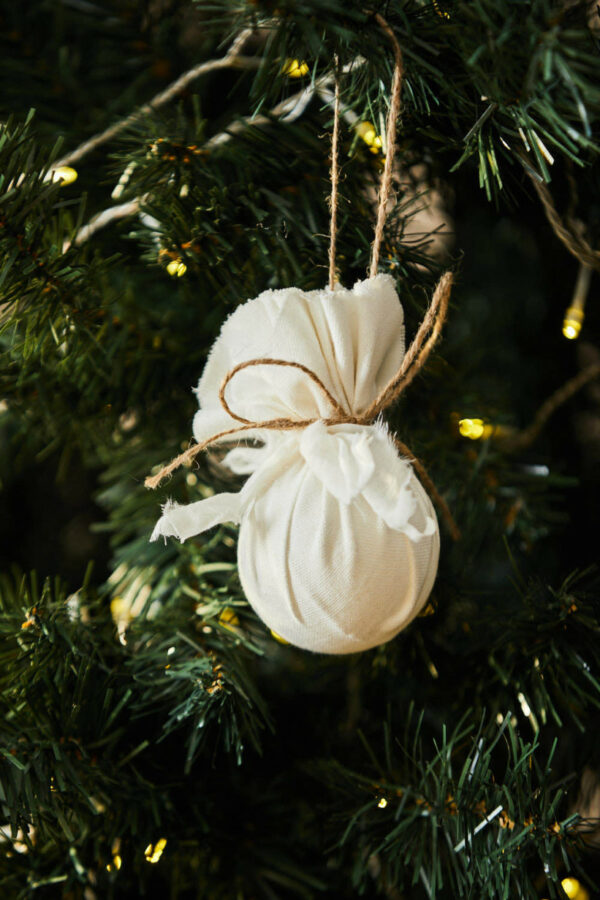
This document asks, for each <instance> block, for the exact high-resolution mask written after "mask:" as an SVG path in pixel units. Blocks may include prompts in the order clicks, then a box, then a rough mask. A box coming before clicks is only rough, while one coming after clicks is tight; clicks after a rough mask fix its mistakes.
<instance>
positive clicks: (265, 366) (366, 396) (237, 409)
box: [146, 14, 455, 654]
mask: <svg viewBox="0 0 600 900" xmlns="http://www.w3.org/2000/svg"><path fill="white" fill-rule="evenodd" d="M375 19H376V20H377V22H378V23H379V24H380V25H381V27H382V28H383V29H384V30H385V31H386V33H387V34H388V35H389V37H390V39H391V40H392V43H393V45H394V52H395V58H396V64H395V69H394V80H393V84H392V98H391V103H390V110H389V115H388V120H387V128H386V132H387V135H388V144H389V146H388V152H387V155H386V162H385V166H384V171H383V177H382V182H381V189H380V195H379V207H378V215H377V225H376V229H375V240H374V242H373V253H372V258H371V268H370V272H371V277H370V278H369V279H367V280H366V281H361V282H358V283H357V284H356V285H355V286H354V288H353V289H352V290H348V289H345V288H343V287H341V286H340V285H338V284H336V278H335V235H336V214H337V186H338V162H337V142H338V133H339V120H340V116H339V82H338V81H337V79H336V91H335V107H334V128H333V140H332V168H331V182H332V191H331V230H330V235H331V238H330V248H329V287H328V288H327V289H324V290H318V291H308V292H304V291H301V290H299V289H297V288H286V289H283V290H276V291H265V292H264V293H263V294H261V295H260V296H259V297H257V298H256V299H254V300H249V301H248V302H246V303H244V304H243V305H242V306H240V307H239V308H238V309H237V310H236V311H235V312H234V313H233V314H232V315H231V316H230V318H229V319H228V320H227V321H226V322H225V324H224V325H223V327H222V329H221V333H220V335H219V337H218V338H217V340H216V341H215V344H214V346H213V348H212V351H211V353H210V356H209V359H208V362H207V364H206V367H205V370H204V374H203V375H202V378H201V379H200V383H199V385H198V388H197V395H198V401H199V403H200V409H199V411H198V412H197V413H196V416H195V418H194V427H193V430H194V437H195V438H196V441H197V442H198V443H197V444H196V445H194V446H192V447H191V448H189V450H187V451H186V452H185V453H184V454H182V455H181V456H180V457H177V459H175V460H173V461H172V462H171V463H170V464H169V465H168V466H166V467H165V468H164V469H162V470H161V471H160V472H159V473H158V475H156V476H154V477H151V478H148V479H146V485H147V486H148V487H156V486H157V485H158V484H159V483H160V481H161V480H162V479H163V478H164V477H165V476H166V475H168V474H170V473H171V472H172V471H174V469H176V468H177V467H178V466H179V465H180V464H181V463H182V462H186V461H191V459H193V458H194V456H195V455H196V454H197V453H198V452H200V451H201V450H202V449H204V448H205V447H207V446H208V445H209V444H213V443H216V442H219V441H229V442H231V440H232V439H233V436H234V435H237V438H239V437H240V436H241V435H242V433H243V436H244V437H245V438H246V439H251V440H253V441H254V442H259V443H260V446H258V447H257V446H252V447H248V446H245V447H237V448H235V449H233V450H231V451H230V452H229V453H228V454H227V456H226V457H225V459H224V461H223V462H224V464H225V465H226V466H228V467H229V468H230V469H231V470H232V471H233V472H235V473H237V474H240V475H248V476H249V477H248V479H247V481H246V483H245V485H244V487H243V488H242V489H241V490H240V492H239V493H237V494H235V493H222V494H217V495H215V496H213V497H209V498H207V499H204V500H200V501H198V502H197V503H192V504H190V505H189V506H179V505H177V504H175V503H171V502H169V503H167V504H166V505H165V506H164V507H163V515H162V517H161V518H160V520H159V521H158V523H157V525H156V527H155V529H154V531H153V533H152V540H156V539H158V538H159V537H161V536H162V537H164V538H167V537H169V536H173V537H177V538H179V540H180V541H185V540H187V539H188V538H190V537H193V536H194V535H197V534H200V533H201V532H203V531H206V530H207V529H208V528H212V527H214V526H215V525H218V524H219V523H222V522H235V523H239V526H240V531H239V540H238V569H239V575H240V579H241V582H242V587H243V589H244V592H245V594H246V597H247V598H248V601H249V603H250V604H251V606H252V607H253V608H254V610H255V611H256V613H257V614H258V615H259V616H260V618H261V619H262V620H263V621H264V622H265V624H266V625H267V627H268V628H270V629H271V630H272V631H273V632H275V633H276V634H277V635H278V636H279V637H282V638H284V640H286V641H287V642H288V643H290V644H294V645H296V646H297V647H302V648H304V649H305V650H312V651H315V652H321V653H335V654H339V653H354V652H356V651H359V650H366V649H368V648H369V647H375V646H377V645H378V644H382V643H384V642H386V641H389V640H390V639H391V638H393V637H394V635H396V634H397V633H398V632H399V631H400V630H401V629H402V628H404V627H405V626H406V625H407V624H408V623H409V622H410V621H411V620H412V619H414V617H415V616H416V615H418V613H419V611H420V610H421V609H422V607H423V605H424V604H425V602H426V600H427V598H428V596H429V593H430V591H431V588H432V586H433V582H434V580H435V576H436V571H437V564H438V557H439V547H440V542H439V531H438V524H437V519H436V515H435V512H434V509H433V506H432V504H431V500H430V499H429V496H428V495H427V493H426V492H425V489H424V487H423V485H422V484H421V482H420V481H419V480H418V479H417V476H416V475H415V472H414V470H413V466H414V467H416V468H418V471H419V473H420V475H421V479H422V480H425V481H426V483H427V487H428V490H429V492H430V493H431V494H432V495H433V496H435V497H436V499H437V502H438V504H439V505H440V506H441V509H442V511H443V512H444V514H445V516H446V518H447V519H448V520H449V521H450V525H451V528H455V526H453V523H452V521H451V516H450V513H449V511H448V508H447V507H446V506H445V504H444V501H443V500H442V498H441V497H439V495H438V494H437V492H436V490H435V487H434V486H433V484H432V483H431V481H430V479H429V478H428V476H427V473H426V472H425V470H424V469H423V467H422V466H421V465H420V464H419V463H418V461H417V460H410V459H409V458H408V457H409V456H410V453H409V451H408V449H407V448H406V447H404V445H403V444H401V443H400V442H399V441H398V440H397V439H394V438H392V437H391V436H390V434H389V432H388V430H387V427H386V426H385V425H384V424H383V422H382V421H381V420H380V418H378V417H379V414H380V413H381V412H382V410H384V409H385V408H386V407H387V406H389V405H390V404H391V403H392V402H393V401H394V400H395V399H396V397H397V396H398V395H399V394H400V393H401V391H402V390H404V388H405V387H406V386H407V385H408V384H409V383H410V381H411V380H412V378H413V377H414V375H415V374H416V373H417V372H418V371H419V370H420V369H421V368H422V366H423V365H424V362H425V360H426V358H427V356H428V354H429V352H430V351H431V349H432V347H433V345H434V343H435V341H436V340H437V337H438V336H439V333H440V331H441V327H442V323H443V320H444V317H445V313H446V310H447V306H448V301H449V296H450V289H451V284H452V276H451V275H450V273H446V274H445V275H443V276H442V278H441V279H440V282H439V284H438V286H437V288H436V290H435V292H434V296H433V300H432V303H431V306H430V308H429V310H428V312H427V315H426V317H425V320H424V321H423V323H422V325H421V327H420V328H419V331H418V333H417V335H416V337H415V339H414V341H413V342H412V344H411V346H410V348H409V350H408V352H406V353H405V346H404V317H403V311H402V307H401V305H400V301H399V299H398V295H397V293H396V290H395V287H394V281H393V279H392V278H391V277H390V276H389V275H377V264H378V259H379V253H380V249H381V242H382V236H383V228H384V223H385V215H386V209H387V204H388V199H389V195H390V186H391V175H392V161H393V156H394V146H395V127H396V119H397V116H398V112H399V106H400V87H401V76H402V54H401V51H400V47H399V44H398V42H397V40H396V38H395V35H394V34H393V32H392V31H391V29H390V28H389V26H388V25H387V23H386V22H385V20H384V19H383V18H382V17H381V16H380V15H379V14H375ZM336 68H337V62H336ZM237 438H236V439H237ZM397 448H400V450H401V451H402V455H399V454H398V450H397Z"/></svg>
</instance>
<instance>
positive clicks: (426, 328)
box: [144, 14, 460, 540]
mask: <svg viewBox="0 0 600 900" xmlns="http://www.w3.org/2000/svg"><path fill="white" fill-rule="evenodd" d="M375 18H376V20H377V22H378V24H379V25H380V26H381V27H382V28H383V30H384V31H385V32H386V34H388V36H389V37H390V38H391V39H392V42H393V44H394V51H395V60H396V64H395V69H394V82H393V86H392V101H391V103H390V110H389V114H388V124H387V137H388V149H387V156H386V163H385V168H384V173H383V177H382V182H381V189H380V192H379V204H378V213H377V224H376V228H375V239H374V241H373V250H372V257H371V265H370V270H369V274H370V277H374V276H375V275H376V274H377V268H378V261H379V253H380V247H381V240H382V236H383V228H384V225H385V219H386V212H387V204H388V201H389V196H390V186H391V173H392V165H393V160H394V153H395V144H396V127H395V126H396V119H397V117H398V112H399V109H400V89H401V84H402V53H401V50H400V46H399V44H398V42H397V40H396V37H395V35H394V34H393V32H392V30H391V28H390V27H389V25H388V24H387V22H386V21H385V19H383V17H382V16H380V15H379V14H376V15H375ZM336 68H337V59H336ZM335 97H336V101H335V107H334V126H333V138H332V165H331V181H332V190H331V224H330V246H329V288H330V289H331V290H332V289H333V288H334V286H335V243H336V223H337V215H336V213H337V197H338V194H337V190H338V179H339V168H338V163H337V156H338V138H339V118H340V116H339V80H338V78H337V76H336V85H335ZM451 290H452V273H451V272H446V273H445V274H444V275H442V277H441V278H440V280H439V282H438V284H437V286H436V288H435V291H434V294H433V298H432V301H431V304H430V307H429V309H428V311H427V314H426V316H425V318H424V320H423V322H422V323H421V326H420V327H419V329H418V331H417V334H416V336H415V338H414V340H413V342H412V344H411V345H410V347H409V349H408V351H407V352H406V354H405V355H404V358H403V360H402V363H401V365H400V368H399V369H398V371H397V372H396V374H395V375H394V376H393V378H391V379H390V381H389V382H388V384H386V385H385V387H384V388H383V389H382V390H381V391H380V393H379V395H378V396H377V397H376V399H375V400H374V401H373V403H372V404H371V405H370V406H369V407H368V408H367V409H366V410H365V411H364V412H363V413H361V414H360V415H354V414H353V413H351V412H348V411H347V410H345V409H344V408H343V407H342V406H341V405H340V404H339V403H338V401H337V400H336V399H335V397H334V396H333V395H332V394H331V392H330V391H329V390H328V389H327V387H326V386H325V385H324V384H323V382H322V381H321V379H320V378H319V376H318V375H317V374H316V373H315V372H313V370H312V369H310V368H309V367H308V366H305V365H303V364H302V363H298V362H291V361H289V360H284V359H274V358H272V357H261V358H258V359H250V360H246V361H245V362H241V363H239V364H238V365H236V366H234V367H233V368H232V369H231V370H230V371H229V372H228V373H227V375H226V376H225V378H224V379H223V382H222V384H221V387H220V389H219V401H220V403H221V406H222V407H223V409H224V411H225V412H226V413H227V414H228V415H229V416H230V417H231V418H232V419H234V420H235V421H237V422H239V423H240V424H239V425H237V426H236V427H234V428H228V429H226V430H225V431H220V432H218V433H217V434H213V435H212V436H211V437H209V438H207V439H206V440H205V441H202V442H201V443H199V444H193V445H192V446H190V447H188V449H187V450H185V451H184V452H183V453H181V454H180V455H179V456H177V457H175V459H173V460H172V461H171V462H170V463H169V464H168V465H166V466H164V468H162V469H161V470H160V471H159V472H158V473H157V474H156V475H153V476H148V478H146V480H145V482H144V484H145V486H146V487H147V488H152V489H154V488H156V487H158V485H159V484H160V483H161V482H162V481H163V480H164V479H165V478H166V477H167V476H169V475H170V474H171V473H172V472H174V471H175V470H176V469H178V468H179V467H180V466H182V465H186V464H188V465H189V464H190V463H191V462H192V460H193V459H195V458H196V456H198V454H199V453H201V452H202V451H203V450H205V449H206V448H207V447H209V446H210V445H211V444H213V443H214V442H215V441H218V440H221V439H222V438H225V437H230V436H233V435H238V436H239V435H241V434H242V433H243V432H245V431H250V430H254V429H256V430H259V429H265V430H274V431H291V430H296V429H301V428H306V427H307V426H308V425H312V424H313V422H316V421H322V422H323V423H324V424H325V425H342V424H353V425H371V424H372V423H373V422H374V420H375V419H376V418H377V416H378V415H379V414H380V413H381V412H382V411H383V410H384V409H386V408H387V407H388V406H390V405H391V404H392V403H393V402H394V401H395V400H396V399H397V398H398V397H399V396H400V394H401V393H402V392H403V391H404V390H405V389H406V388H407V387H408V385H409V384H410V383H411V382H412V380H413V379H414V377H415V376H416V375H417V374H418V372H420V371H421V369H422V368H423V366H424V365H425V362H426V360H427V358H428V356H429V354H430V353H431V351H432V349H433V347H434V345H435V343H436V341H437V339H438V338H439V336H440V334H441V331H442V328H443V325H444V321H445V319H446V315H447V312H448V304H449V300H450V293H451ZM254 366H284V367H289V368H294V369H299V370H300V371H301V372H303V373H304V374H305V375H306V376H307V377H308V378H309V379H310V380H311V381H312V382H313V384H315V385H316V386H317V387H318V388H319V390H320V391H321V393H322V394H323V396H324V397H325V399H326V400H327V402H328V403H329V405H330V406H331V409H332V415H331V416H330V417H329V418H322V417H313V418H306V419H291V418H286V417H283V418H275V419H263V420H258V421H253V420H251V419H248V418H246V417H245V416H242V415H240V414H239V413H237V412H235V411H234V410H232V409H231V407H230V405H229V403H228V401H227V398H226V396H225V393H226V390H227V386H228V385H229V382H230V381H231V380H232V379H233V378H234V377H235V376H236V375H238V374H239V373H240V372H241V371H243V370H244V369H247V368H250V367H254ZM394 441H395V444H396V446H397V448H398V449H399V450H400V452H401V453H402V454H403V455H404V456H406V457H407V458H408V459H409V460H410V461H411V462H412V464H413V466H414V468H415V470H416V471H417V473H418V475H419V477H420V478H421V481H422V482H423V486H424V487H425V489H426V490H427V491H428V492H429V494H430V495H431V497H432V499H433V500H434V501H435V502H436V503H437V505H438V507H439V509H440V511H441V513H442V515H443V517H444V519H445V521H446V523H447V525H448V528H449V531H450V534H451V535H452V537H453V538H454V539H455V540H458V539H459V538H460V531H459V529H458V527H457V525H456V523H455V521H454V519H453V517H452V513H451V512H450V510H449V508H448V506H447V504H446V502H445V501H444V499H443V498H442V497H441V496H440V494H439V492H438V491H437V489H436V487H435V485H434V483H433V481H432V480H431V478H430V476H429V474H428V473H427V470H426V469H425V467H424V465H423V464H422V463H421V462H420V461H419V460H418V459H416V457H415V456H414V455H413V454H412V453H411V452H410V450H409V449H408V447H407V446H406V445H405V444H403V443H402V442H401V441H400V440H398V439H397V438H394Z"/></svg>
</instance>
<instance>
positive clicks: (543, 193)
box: [525, 168, 600, 271]
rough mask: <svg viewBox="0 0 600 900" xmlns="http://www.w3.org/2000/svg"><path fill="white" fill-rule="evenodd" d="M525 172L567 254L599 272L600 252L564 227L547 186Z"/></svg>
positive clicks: (573, 231)
mask: <svg viewBox="0 0 600 900" xmlns="http://www.w3.org/2000/svg"><path fill="white" fill-rule="evenodd" d="M525 171H526V172H527V174H528V176H529V178H530V180H531V183H532V185H533V187H534V189H535V192H536V194H537V195H538V197H539V199H540V201H541V203H542V206H543V207H544V212H545V213H546V218H547V219H548V222H549V223H550V225H551V226H552V230H553V231H554V234H555V235H556V237H557V238H558V239H559V241H561V242H562V244H563V245H564V246H565V247H566V248H567V250H568V251H569V253H570V254H571V255H572V256H574V257H575V258H576V259H578V260H579V262H580V263H582V265H584V266H588V267H589V268H590V269H596V270H598V271H600V251H598V250H594V249H593V248H592V247H591V245H590V244H589V243H588V241H587V240H586V239H585V237H584V236H583V234H581V233H579V234H578V233H577V231H576V230H575V229H574V228H570V227H568V226H567V225H565V223H564V222H563V220H562V219H561V217H560V215H559V214H558V211H557V209H556V206H555V205H554V200H553V199H552V194H551V193H550V191H549V190H548V186H547V185H546V184H545V183H544V182H542V181H538V180H537V178H535V177H534V176H533V174H532V173H531V172H530V171H529V169H528V168H526V169H525Z"/></svg>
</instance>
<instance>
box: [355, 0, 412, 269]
mask: <svg viewBox="0 0 600 900" xmlns="http://www.w3.org/2000/svg"><path fill="white" fill-rule="evenodd" d="M365 12H369V10H365ZM374 18H375V21H376V22H377V24H378V25H379V27H380V28H381V29H382V30H383V31H384V32H385V33H386V34H387V36H388V37H389V39H390V41H391V42H392V45H393V47H394V59H395V64H394V77H393V81H392V98H391V100H390V108H389V109H388V115H387V120H386V123H385V130H386V140H387V152H386V156H385V165H384V167H383V176H382V178H381V185H380V187H379V205H378V209H377V224H376V226H375V238H374V240H373V249H372V253H371V266H370V268H369V276H370V277H371V278H374V277H375V275H377V269H378V266H379V253H380V250H381V241H382V240H383V228H384V226H385V220H386V216H387V204H388V200H389V198H390V190H391V186H392V167H393V165H394V154H395V152H396V122H397V121H398V116H399V115H400V95H401V93H402V77H403V75H404V61H403V58H402V49H401V47H400V44H399V43H398V38H397V37H396V35H395V34H394V32H393V31H392V29H391V28H390V26H389V25H388V23H387V22H386V20H385V19H384V18H383V16H382V15H380V14H379V13H375V14H374Z"/></svg>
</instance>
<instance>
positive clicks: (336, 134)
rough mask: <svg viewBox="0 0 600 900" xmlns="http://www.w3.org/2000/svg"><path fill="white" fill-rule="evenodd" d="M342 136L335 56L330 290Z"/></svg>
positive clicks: (333, 269) (332, 274)
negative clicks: (339, 146)
mask: <svg viewBox="0 0 600 900" xmlns="http://www.w3.org/2000/svg"><path fill="white" fill-rule="evenodd" d="M339 137H340V61H339V59H338V57H337V55H336V57H335V99H334V105H333V132H332V135H331V196H330V198H329V204H330V209H331V218H330V220H329V290H330V291H332V290H333V289H334V287H335V282H336V277H335V243H336V237H337V211H338V183H339V177H340V166H339V153H338V142H339Z"/></svg>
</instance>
